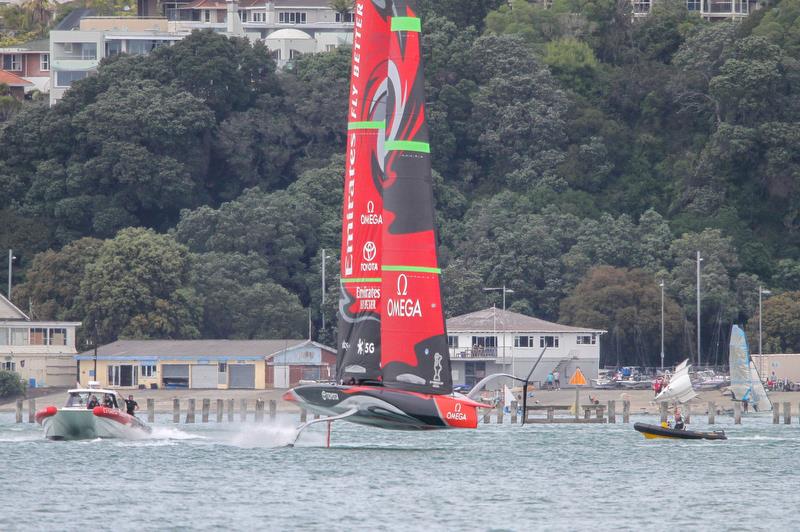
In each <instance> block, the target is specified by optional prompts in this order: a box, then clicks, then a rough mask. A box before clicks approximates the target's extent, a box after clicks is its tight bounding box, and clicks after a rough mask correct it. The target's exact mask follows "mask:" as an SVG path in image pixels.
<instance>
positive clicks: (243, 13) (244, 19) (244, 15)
mask: <svg viewBox="0 0 800 532" xmlns="http://www.w3.org/2000/svg"><path fill="white" fill-rule="evenodd" d="M239 20H241V21H242V22H247V11H245V10H244V9H240V10H239Z"/></svg>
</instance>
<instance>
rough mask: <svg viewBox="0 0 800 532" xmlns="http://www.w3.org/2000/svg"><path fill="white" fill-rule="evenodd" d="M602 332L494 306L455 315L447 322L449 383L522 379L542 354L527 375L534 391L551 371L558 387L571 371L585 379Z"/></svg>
mask: <svg viewBox="0 0 800 532" xmlns="http://www.w3.org/2000/svg"><path fill="white" fill-rule="evenodd" d="M605 332H606V331H604V330H601V329H594V328H591V327H575V326H571V325H561V324H560V323H553V322H550V321H545V320H542V319H539V318H534V317H532V316H526V315H524V314H520V313H518V312H511V311H508V310H501V309H498V308H495V307H491V308H487V309H484V310H479V311H477V312H471V313H469V314H463V315H461V316H455V317H453V318H450V319H448V320H447V334H448V336H447V343H448V346H449V347H450V361H451V368H452V374H453V384H454V385H465V386H469V387H471V386H474V385H475V383H477V382H478V381H479V380H481V379H482V378H483V377H485V376H486V375H490V374H492V373H511V374H513V375H515V376H517V377H521V378H524V377H527V376H528V373H529V372H530V371H531V368H532V367H533V366H534V364H536V361H537V359H538V358H539V355H540V354H542V351H544V353H543V354H542V359H541V361H540V362H539V364H538V366H536V370H535V371H534V372H533V375H532V376H531V382H533V383H534V385H535V386H537V387H541V385H542V384H543V383H544V382H545V379H546V378H547V374H548V373H550V372H551V371H558V372H559V374H560V381H561V386H562V387H568V385H567V382H568V381H569V379H570V377H572V375H573V374H574V373H575V370H576V369H577V368H580V369H581V372H582V373H583V374H584V376H585V377H586V378H587V379H594V378H597V373H598V370H599V366H600V336H601V335H602V334H603V333H605ZM490 387H491V386H490Z"/></svg>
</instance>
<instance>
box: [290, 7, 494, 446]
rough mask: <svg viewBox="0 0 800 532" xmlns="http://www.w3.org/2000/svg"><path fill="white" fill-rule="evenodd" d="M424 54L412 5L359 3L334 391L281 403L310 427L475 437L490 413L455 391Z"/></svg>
mask: <svg viewBox="0 0 800 532" xmlns="http://www.w3.org/2000/svg"><path fill="white" fill-rule="evenodd" d="M420 45H421V38H420V20H419V18H418V17H417V12H416V5H415V2H414V1H413V0H384V1H380V0H367V1H357V2H356V3H355V24H354V32H353V55H352V71H351V87H350V99H349V111H348V136H347V152H346V153H347V157H346V160H347V162H346V174H345V186H344V208H343V216H342V251H341V293H340V302H339V316H338V318H339V330H338V339H337V351H338V353H337V354H338V357H337V384H312V385H305V386H298V387H296V388H294V389H292V390H289V391H288V392H287V393H286V394H285V395H284V399H286V400H288V401H293V402H296V403H298V404H299V405H300V406H302V407H304V408H307V409H308V410H310V411H312V412H315V413H318V414H322V415H325V416H327V417H325V418H323V419H320V420H315V421H314V422H317V421H331V420H335V419H346V420H348V421H351V422H354V423H360V424H364V425H372V426H378V427H382V428H389V429H401V430H426V429H444V428H475V427H476V426H477V424H478V409H479V408H489V406H488V405H484V404H483V403H480V402H478V401H476V400H474V397H475V393H477V392H478V391H479V390H480V389H481V388H482V386H483V384H480V383H479V386H476V389H475V390H473V392H474V393H471V394H470V396H464V395H461V394H455V393H453V383H452V376H451V372H450V357H449V350H448V346H447V332H446V330H445V321H444V313H443V310H442V304H441V290H440V286H439V274H440V269H439V264H438V259H437V252H436V231H435V227H434V210H433V189H432V182H431V162H430V145H429V135H428V125H427V121H426V117H425V95H424V79H423V72H422V62H421V60H420V56H421V49H420V48H421V46H420ZM487 379H488V378H487ZM312 423H313V422H312ZM302 428H304V426H301V429H300V430H302ZM298 434H299V431H298Z"/></svg>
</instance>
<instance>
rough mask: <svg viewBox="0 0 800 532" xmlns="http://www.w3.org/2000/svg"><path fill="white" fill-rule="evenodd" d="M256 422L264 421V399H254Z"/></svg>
mask: <svg viewBox="0 0 800 532" xmlns="http://www.w3.org/2000/svg"><path fill="white" fill-rule="evenodd" d="M256 422H257V423H263V422H264V400H263V399H256Z"/></svg>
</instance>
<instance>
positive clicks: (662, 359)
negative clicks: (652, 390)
mask: <svg viewBox="0 0 800 532" xmlns="http://www.w3.org/2000/svg"><path fill="white" fill-rule="evenodd" d="M659 286H661V371H664V279H661V283H660V285H659Z"/></svg>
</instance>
